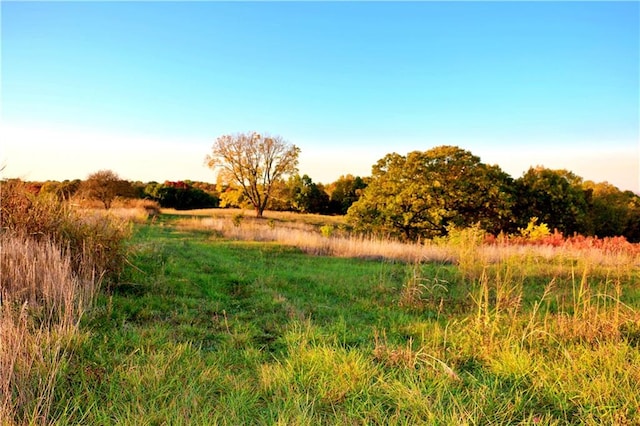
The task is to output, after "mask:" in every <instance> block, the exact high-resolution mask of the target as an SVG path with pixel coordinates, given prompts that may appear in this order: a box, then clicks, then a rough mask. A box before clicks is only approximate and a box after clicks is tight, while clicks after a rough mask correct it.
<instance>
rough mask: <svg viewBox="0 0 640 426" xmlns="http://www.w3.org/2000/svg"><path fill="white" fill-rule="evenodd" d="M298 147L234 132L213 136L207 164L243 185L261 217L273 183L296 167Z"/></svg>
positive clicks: (227, 179)
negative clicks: (213, 139) (213, 141)
mask: <svg viewBox="0 0 640 426" xmlns="http://www.w3.org/2000/svg"><path fill="white" fill-rule="evenodd" d="M299 153H300V149H299V148H298V147H297V146H295V145H292V144H290V143H288V142H286V141H285V140H284V139H283V138H282V137H280V136H267V135H261V134H259V133H256V132H253V133H237V134H233V135H223V136H220V137H219V138H218V139H216V141H215V143H214V144H213V147H212V149H211V154H210V155H207V157H206V162H207V165H208V166H209V167H210V168H211V169H213V170H216V169H218V170H219V172H218V173H219V177H221V178H222V180H223V181H226V182H228V183H234V184H236V185H238V186H239V187H240V188H242V194H243V195H244V196H245V198H246V199H247V200H248V201H249V202H250V203H251V205H252V206H253V207H254V209H255V211H256V216H257V217H262V216H263V213H264V210H265V208H266V207H267V204H268V203H269V198H270V197H271V194H272V191H273V189H274V184H275V183H276V182H277V181H278V180H279V179H281V178H282V177H283V176H284V175H291V174H294V173H296V172H297V170H298V155H299Z"/></svg>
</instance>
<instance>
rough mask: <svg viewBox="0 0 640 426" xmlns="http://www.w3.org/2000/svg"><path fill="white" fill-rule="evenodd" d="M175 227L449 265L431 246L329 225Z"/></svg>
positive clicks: (192, 223) (244, 222)
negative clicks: (357, 232) (356, 232)
mask: <svg viewBox="0 0 640 426" xmlns="http://www.w3.org/2000/svg"><path fill="white" fill-rule="evenodd" d="M178 226H179V227H182V228H188V229H203V230H210V231H215V232H218V233H220V234H222V235H223V236H225V237H226V238H231V239H237V240H247V241H265V242H267V241H273V242H278V243H279V244H284V245H289V246H293V247H297V248H299V249H301V250H303V251H305V252H307V253H310V254H314V255H327V256H338V257H353V258H364V259H391V260H400V261H405V262H424V261H437V262H450V261H452V260H453V257H452V254H453V253H452V252H451V251H450V250H448V249H447V248H445V247H439V246H437V245H435V244H428V243H427V244H420V243H415V244H408V243H402V242H399V241H393V240H389V239H381V238H375V237H369V236H356V235H349V234H348V233H346V232H343V231H341V229H340V228H339V227H333V226H332V225H323V226H322V227H320V228H318V227H317V226H314V225H311V224H308V223H304V222H275V221H271V220H255V219H252V218H246V217H245V218H242V219H241V220H238V219H237V217H235V218H232V217H218V218H211V217H209V218H206V217H205V218H197V217H192V218H185V219H181V220H180V221H179V222H178Z"/></svg>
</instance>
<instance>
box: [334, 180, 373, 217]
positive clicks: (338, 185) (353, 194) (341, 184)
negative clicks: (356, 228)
mask: <svg viewBox="0 0 640 426" xmlns="http://www.w3.org/2000/svg"><path fill="white" fill-rule="evenodd" d="M366 187H367V183H366V182H365V181H364V179H362V178H361V177H360V176H355V177H354V176H353V175H346V176H340V177H339V178H338V180H337V181H335V182H333V183H332V184H331V185H329V186H328V192H329V193H330V194H331V199H330V201H329V209H330V211H331V213H337V214H347V210H349V207H351V205H352V204H353V203H355V202H356V201H358V199H359V198H360V196H361V195H362V191H363V190H364V189H365V188H366Z"/></svg>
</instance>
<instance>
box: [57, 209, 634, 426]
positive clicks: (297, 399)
mask: <svg viewBox="0 0 640 426" xmlns="http://www.w3.org/2000/svg"><path fill="white" fill-rule="evenodd" d="M173 221H174V219H172V218H170V217H167V216H164V217H161V218H160V219H159V220H158V221H157V222H155V223H154V224H147V225H139V226H137V228H136V231H135V234H134V236H133V238H132V240H131V243H130V244H131V248H132V254H131V256H130V259H129V260H130V263H131V265H130V267H129V268H128V269H127V270H126V271H125V273H124V274H123V276H122V277H121V280H120V283H119V284H117V285H114V286H113V287H111V288H110V289H108V291H106V292H105V293H104V294H103V295H102V296H100V298H99V299H98V301H97V303H96V306H95V308H94V309H93V310H92V311H90V312H89V313H87V314H86V315H85V316H84V318H83V322H82V324H81V330H82V335H81V338H80V339H78V341H77V342H76V343H75V346H74V347H73V352H72V356H71V358H70V359H69V361H68V364H67V365H65V367H64V368H63V369H61V373H60V375H59V383H58V386H57V387H56V395H55V401H56V402H55V404H54V407H53V409H52V416H53V418H55V420H56V423H57V424H142V425H146V424H148V425H153V424H230V425H238V424H295V425H298V424H309V425H311V424H314V425H315V424H567V423H574V424H599V423H609V424H611V423H622V422H624V421H629V422H632V423H633V422H640V412H639V411H638V410H639V407H640V394H639V393H638V388H637V386H638V385H637V383H639V382H640V353H639V349H638V342H639V341H640V337H638V336H640V322H638V321H637V315H636V314H635V311H632V312H631V313H629V312H628V310H625V309H626V308H624V307H622V308H621V303H619V302H627V303H629V304H631V305H633V304H634V302H635V301H637V300H638V293H639V292H638V289H637V284H636V283H635V282H633V280H635V279H636V277H637V274H636V272H632V274H631V275H632V278H633V279H628V280H626V281H624V282H622V283H619V284H620V286H622V288H623V289H624V291H623V292H622V298H621V299H619V300H616V301H615V302H610V303H609V305H605V304H604V303H603V302H601V301H600V300H601V299H599V298H597V297H596V296H595V295H596V294H598V293H603V292H605V291H608V292H610V291H611V290H612V287H613V284H612V283H613V282H614V281H615V280H614V279H613V278H615V277H610V279H609V280H607V278H606V277H599V276H591V275H589V276H587V277H586V278H585V280H582V281H581V277H580V274H578V276H577V277H576V278H575V279H574V280H573V281H572V280H571V278H570V277H564V278H562V277H559V278H558V279H557V280H556V281H555V282H554V284H553V286H552V287H550V288H549V289H547V290H548V291H547V293H545V289H546V288H547V286H548V284H549V282H550V279H549V277H548V276H546V275H545V274H544V273H541V274H540V276H536V275H527V276H513V274H511V269H510V268H511V267H510V266H509V265H508V264H507V265H501V266H497V267H495V270H494V269H492V268H490V269H487V270H486V271H485V275H484V278H482V277H479V278H477V279H475V280H474V279H468V278H467V279H465V278H463V274H461V273H460V272H459V271H458V269H457V268H456V267H455V266H452V265H441V264H424V265H406V264H403V263H399V262H385V261H366V260H354V259H344V258H332V257H318V256H310V255H306V254H304V253H302V252H300V251H299V250H297V249H294V248H290V247H283V246H279V245H277V244H273V243H268V244H266V243H251V242H237V241H228V240H224V239H221V238H220V237H217V236H215V235H214V234H211V233H207V232H203V231H186V230H178V228H175V227H174V226H173ZM514 270H515V268H514ZM627 272H628V271H626V272H625V273H627ZM510 274H511V275H510ZM634 274H636V275H634ZM627 275H629V274H627ZM585 286H588V287H589V289H590V291H591V293H589V295H593V297H591V296H589V297H587V296H585V294H582V293H581V296H580V297H581V299H580V300H578V301H576V296H575V295H576V294H577V293H576V288H578V289H579V288H582V287H585ZM605 287H608V288H609V289H608V290H607V289H605ZM572 297H573V298H572ZM606 300H612V299H606ZM616 309H617V310H618V311H617V312H618V314H619V316H620V315H621V316H622V317H623V318H622V319H621V318H619V317H618V318H617V319H616V320H615V321H614V320H613V319H611V318H613V317H614V314H615V313H616ZM634 315H635V316H634ZM610 317H611V318H610ZM634 321H635V322H634ZM585 324H587V325H589V326H588V327H587V325H585ZM580 327H583V328H584V329H582V328H580ZM607 327H609V328H607ZM611 327H613V328H611Z"/></svg>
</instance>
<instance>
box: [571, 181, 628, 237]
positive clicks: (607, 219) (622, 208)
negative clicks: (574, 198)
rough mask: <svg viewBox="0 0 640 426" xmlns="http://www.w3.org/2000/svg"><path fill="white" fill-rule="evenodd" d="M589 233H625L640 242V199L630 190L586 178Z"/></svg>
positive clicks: (624, 234) (614, 234) (599, 234)
mask: <svg viewBox="0 0 640 426" xmlns="http://www.w3.org/2000/svg"><path fill="white" fill-rule="evenodd" d="M583 188H584V189H585V191H586V194H587V201H588V205H589V209H588V226H589V229H588V233H589V234H591V235H596V236H598V237H613V236H618V235H623V236H625V237H626V238H627V239H628V240H629V241H638V237H640V235H638V232H637V230H638V225H639V224H640V209H639V208H638V207H639V206H640V198H639V197H638V196H637V195H636V194H634V193H633V192H631V191H624V192H623V191H621V190H620V189H618V188H617V187H616V186H614V185H611V184H610V183H607V182H600V183H595V182H592V181H586V182H584V184H583Z"/></svg>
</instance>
